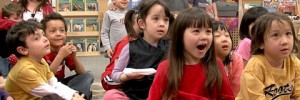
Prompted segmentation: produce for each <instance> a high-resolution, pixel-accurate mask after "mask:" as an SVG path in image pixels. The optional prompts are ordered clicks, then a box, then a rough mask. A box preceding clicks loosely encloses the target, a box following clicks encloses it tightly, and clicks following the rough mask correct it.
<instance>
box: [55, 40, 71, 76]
mask: <svg viewBox="0 0 300 100" xmlns="http://www.w3.org/2000/svg"><path fill="white" fill-rule="evenodd" d="M71 53H72V45H71V44H70V43H66V45H64V46H62V47H61V48H60V49H59V51H58V54H57V56H56V57H55V58H54V60H53V62H52V63H51V64H50V65H49V66H50V70H51V71H52V72H53V73H56V72H57V70H58V68H59V66H60V64H61V62H62V61H63V60H64V58H66V57H67V56H68V55H70V54H71Z"/></svg>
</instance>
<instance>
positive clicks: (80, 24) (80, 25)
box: [72, 18, 85, 32]
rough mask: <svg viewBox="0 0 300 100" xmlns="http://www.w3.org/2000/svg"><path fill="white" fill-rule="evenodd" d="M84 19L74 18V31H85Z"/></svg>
mask: <svg viewBox="0 0 300 100" xmlns="http://www.w3.org/2000/svg"><path fill="white" fill-rule="evenodd" d="M84 25H85V24H84V19H83V18H74V19H73V20H72V29H73V30H72V32H84V29H85V26H84Z"/></svg>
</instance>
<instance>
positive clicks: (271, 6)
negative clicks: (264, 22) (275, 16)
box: [263, 0, 279, 12]
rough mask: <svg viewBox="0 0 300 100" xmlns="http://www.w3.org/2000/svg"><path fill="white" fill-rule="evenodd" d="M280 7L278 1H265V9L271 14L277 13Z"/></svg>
mask: <svg viewBox="0 0 300 100" xmlns="http://www.w3.org/2000/svg"><path fill="white" fill-rule="evenodd" d="M278 6H279V2H278V0H263V7H265V8H266V9H267V10H268V11H269V12H277V10H278Z"/></svg>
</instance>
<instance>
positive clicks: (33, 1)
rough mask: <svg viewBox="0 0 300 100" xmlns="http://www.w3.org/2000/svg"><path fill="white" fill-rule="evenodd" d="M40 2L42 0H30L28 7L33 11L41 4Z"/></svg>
mask: <svg viewBox="0 0 300 100" xmlns="http://www.w3.org/2000/svg"><path fill="white" fill-rule="evenodd" d="M40 3H41V2H40V1H37V0H29V1H28V4H27V9H28V10H29V11H31V12H33V10H35V9H36V8H37V7H38V6H39V5H40Z"/></svg>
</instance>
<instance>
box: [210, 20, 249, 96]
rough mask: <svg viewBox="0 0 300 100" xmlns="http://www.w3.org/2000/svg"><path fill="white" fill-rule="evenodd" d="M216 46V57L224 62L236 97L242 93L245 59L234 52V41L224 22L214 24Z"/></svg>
mask: <svg viewBox="0 0 300 100" xmlns="http://www.w3.org/2000/svg"><path fill="white" fill-rule="evenodd" d="M213 33H214V42H215V44H214V46H215V51H216V55H217V57H218V58H220V59H221V60H222V61H223V64H224V68H225V71H226V75H227V77H228V79H229V82H230V85H231V87H232V92H233V94H234V95H235V96H236V95H237V93H238V92H239V91H240V77H241V74H242V71H243V68H244V62H243V58H242V57H241V56H240V55H239V54H237V53H236V52H234V51H232V39H231V36H230V34H229V32H228V29H227V27H226V26H225V25H224V23H222V22H218V21H215V22H213Z"/></svg>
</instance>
